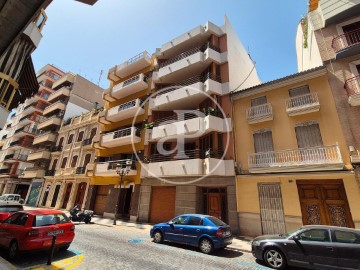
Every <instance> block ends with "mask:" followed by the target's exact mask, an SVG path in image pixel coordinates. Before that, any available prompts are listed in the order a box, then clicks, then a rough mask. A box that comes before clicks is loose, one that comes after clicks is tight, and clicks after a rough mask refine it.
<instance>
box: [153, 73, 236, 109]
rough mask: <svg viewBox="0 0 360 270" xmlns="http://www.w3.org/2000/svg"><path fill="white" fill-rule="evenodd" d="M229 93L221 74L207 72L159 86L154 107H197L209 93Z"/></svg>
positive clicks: (227, 85)
mask: <svg viewBox="0 0 360 270" xmlns="http://www.w3.org/2000/svg"><path fill="white" fill-rule="evenodd" d="M228 93H229V84H228V83H223V84H222V83H221V80H220V77H219V76H216V75H214V74H212V73H206V74H202V75H198V76H194V77H191V78H189V79H186V80H184V81H182V82H179V83H177V84H173V85H167V86H165V87H164V88H160V89H159V88H158V93H157V95H156V98H155V99H154V100H153V101H154V103H153V104H152V105H153V106H152V109H153V110H162V111H167V110H178V109H191V108H196V107H197V105H198V104H199V103H201V102H202V101H203V100H205V99H206V98H207V97H208V95H213V94H216V95H220V96H222V95H225V94H228Z"/></svg>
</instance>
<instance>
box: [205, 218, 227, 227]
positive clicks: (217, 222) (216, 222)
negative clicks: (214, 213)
mask: <svg viewBox="0 0 360 270" xmlns="http://www.w3.org/2000/svg"><path fill="white" fill-rule="evenodd" d="M207 219H208V220H210V221H211V222H212V223H214V225H215V226H225V225H226V224H225V223H224V222H223V221H222V220H220V219H218V218H216V217H208V218H207Z"/></svg>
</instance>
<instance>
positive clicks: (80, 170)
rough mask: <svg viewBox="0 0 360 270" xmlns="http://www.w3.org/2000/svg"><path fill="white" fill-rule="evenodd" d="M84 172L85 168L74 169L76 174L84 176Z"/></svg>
mask: <svg viewBox="0 0 360 270" xmlns="http://www.w3.org/2000/svg"><path fill="white" fill-rule="evenodd" d="M85 170H86V167H77V168H76V172H75V173H76V174H84V173H85Z"/></svg>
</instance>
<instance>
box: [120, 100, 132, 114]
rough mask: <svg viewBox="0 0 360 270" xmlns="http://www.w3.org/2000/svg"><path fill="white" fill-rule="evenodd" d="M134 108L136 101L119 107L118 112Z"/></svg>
mask: <svg viewBox="0 0 360 270" xmlns="http://www.w3.org/2000/svg"><path fill="white" fill-rule="evenodd" d="M135 106H136V99H134V100H131V101H129V102H126V103H123V104H121V105H119V108H118V112H121V111H124V110H127V109H130V108H133V107H135Z"/></svg>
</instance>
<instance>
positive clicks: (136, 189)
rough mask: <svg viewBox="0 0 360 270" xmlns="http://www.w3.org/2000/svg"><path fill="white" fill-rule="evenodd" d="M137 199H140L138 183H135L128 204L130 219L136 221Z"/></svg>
mask: <svg viewBox="0 0 360 270" xmlns="http://www.w3.org/2000/svg"><path fill="white" fill-rule="evenodd" d="M139 199H140V185H135V186H134V190H133V193H132V196H131V204H130V220H131V221H136V220H137V218H138V210H139Z"/></svg>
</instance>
